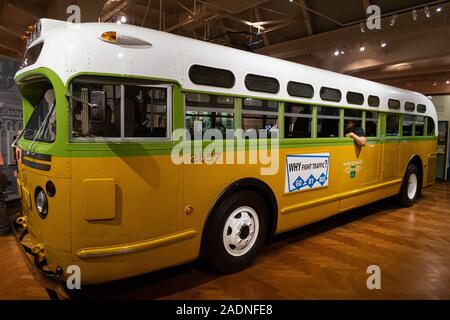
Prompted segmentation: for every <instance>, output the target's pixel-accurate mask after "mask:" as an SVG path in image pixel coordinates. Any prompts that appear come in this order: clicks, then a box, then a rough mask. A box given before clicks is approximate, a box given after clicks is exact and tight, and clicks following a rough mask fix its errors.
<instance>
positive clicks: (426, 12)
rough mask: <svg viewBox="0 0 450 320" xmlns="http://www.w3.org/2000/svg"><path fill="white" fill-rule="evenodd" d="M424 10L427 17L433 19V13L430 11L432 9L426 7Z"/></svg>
mask: <svg viewBox="0 0 450 320" xmlns="http://www.w3.org/2000/svg"><path fill="white" fill-rule="evenodd" d="M423 10H424V12H425V17H427V18H430V17H431V11H430V8H428V7H425V8H424V9H423Z"/></svg>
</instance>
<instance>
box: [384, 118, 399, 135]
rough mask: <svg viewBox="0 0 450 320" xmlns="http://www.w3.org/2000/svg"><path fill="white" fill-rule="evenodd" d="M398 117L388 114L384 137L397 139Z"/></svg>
mask: <svg viewBox="0 0 450 320" xmlns="http://www.w3.org/2000/svg"><path fill="white" fill-rule="evenodd" d="M399 126H400V121H399V116H398V115H396V114H388V115H387V117H386V135H387V136H389V137H397V136H398V134H399Z"/></svg>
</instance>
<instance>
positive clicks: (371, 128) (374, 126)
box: [366, 111, 378, 137]
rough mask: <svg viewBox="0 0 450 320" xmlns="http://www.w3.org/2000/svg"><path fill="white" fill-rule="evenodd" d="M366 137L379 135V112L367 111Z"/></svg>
mask: <svg viewBox="0 0 450 320" xmlns="http://www.w3.org/2000/svg"><path fill="white" fill-rule="evenodd" d="M366 137H378V112H370V111H366Z"/></svg>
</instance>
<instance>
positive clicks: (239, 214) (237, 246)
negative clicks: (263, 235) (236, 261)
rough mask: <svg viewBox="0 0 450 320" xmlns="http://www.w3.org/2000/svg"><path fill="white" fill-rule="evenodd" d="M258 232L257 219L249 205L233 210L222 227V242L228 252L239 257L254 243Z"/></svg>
mask: <svg viewBox="0 0 450 320" xmlns="http://www.w3.org/2000/svg"><path fill="white" fill-rule="evenodd" d="M258 233H259V219H258V215H257V214H256V211H255V210H253V209H252V208H250V207H240V208H237V209H236V210H234V211H233V212H232V213H231V214H230V216H229V217H228V219H227V221H226V222H225V227H224V229H223V244H224V246H225V249H226V250H227V252H228V253H229V254H231V255H232V256H235V257H240V256H242V255H244V254H246V253H247V252H248V251H250V249H251V248H252V247H253V246H254V245H255V242H256V239H257V238H258Z"/></svg>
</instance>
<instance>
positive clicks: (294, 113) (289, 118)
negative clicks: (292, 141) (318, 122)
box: [284, 103, 313, 138]
mask: <svg viewBox="0 0 450 320" xmlns="http://www.w3.org/2000/svg"><path fill="white" fill-rule="evenodd" d="M312 110H313V108H312V106H310V105H302V104H295V103H286V105H285V113H284V115H285V118H284V131H285V132H284V137H285V138H311V137H312V119H313V112H312Z"/></svg>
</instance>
